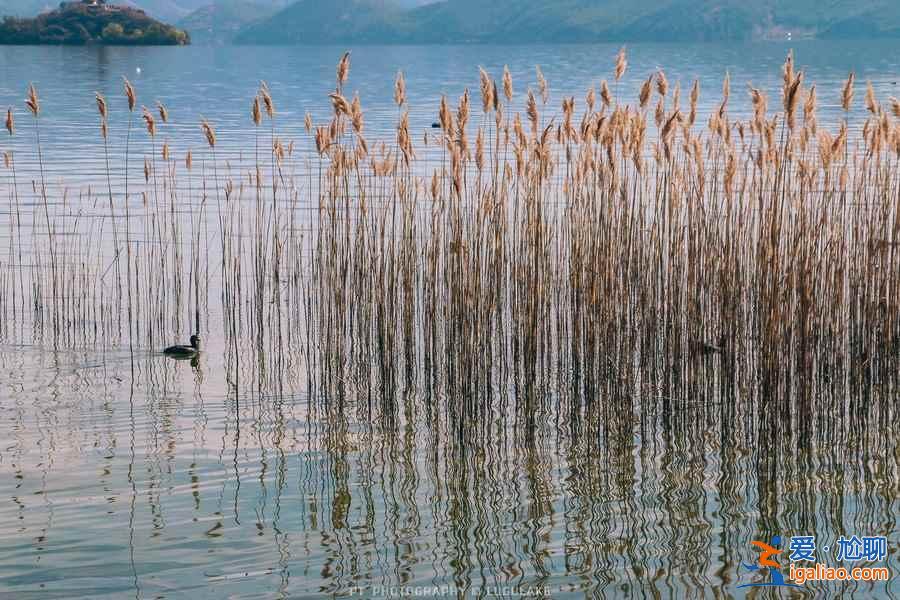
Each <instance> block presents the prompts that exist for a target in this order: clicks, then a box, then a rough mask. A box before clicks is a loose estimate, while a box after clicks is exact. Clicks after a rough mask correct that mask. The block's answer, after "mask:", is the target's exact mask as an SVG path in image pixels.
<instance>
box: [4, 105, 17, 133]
mask: <svg viewBox="0 0 900 600" xmlns="http://www.w3.org/2000/svg"><path fill="white" fill-rule="evenodd" d="M6 131H7V132H8V133H9V135H13V134H14V133H15V132H16V122H15V120H14V119H13V112H12V108H7V109H6Z"/></svg>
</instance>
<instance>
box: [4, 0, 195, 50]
mask: <svg viewBox="0 0 900 600" xmlns="http://www.w3.org/2000/svg"><path fill="white" fill-rule="evenodd" d="M189 43H190V36H189V35H188V34H187V32H186V31H182V30H181V29H177V28H175V27H172V26H171V25H166V24H165V23H161V22H160V21H157V20H156V19H154V18H152V17H150V16H149V15H147V13H145V12H144V11H143V10H141V9H139V8H132V7H130V6H119V5H114V4H108V3H107V2H106V0H75V1H73V2H63V3H61V4H60V5H59V8H57V9H56V10H52V11H50V12H46V13H42V14H40V15H38V16H36V17H34V18H30V19H18V18H15V17H4V18H3V21H2V22H0V44H7V45H11V44H21V45H35V44H66V45H79V46H83V45H92V44H103V45H118V46H138V45H141V46H184V45H187V44H189Z"/></svg>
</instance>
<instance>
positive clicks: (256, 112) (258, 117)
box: [250, 95, 262, 127]
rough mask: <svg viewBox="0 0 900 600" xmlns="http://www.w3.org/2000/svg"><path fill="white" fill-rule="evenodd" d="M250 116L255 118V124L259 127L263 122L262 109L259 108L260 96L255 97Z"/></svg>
mask: <svg viewBox="0 0 900 600" xmlns="http://www.w3.org/2000/svg"><path fill="white" fill-rule="evenodd" d="M250 118H251V119H253V124H254V125H256V126H257V127H259V124H260V123H261V122H262V110H261V109H260V108H259V96H258V95H257V96H254V97H253V105H252V106H251V108H250Z"/></svg>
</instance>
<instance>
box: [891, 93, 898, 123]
mask: <svg viewBox="0 0 900 600" xmlns="http://www.w3.org/2000/svg"><path fill="white" fill-rule="evenodd" d="M891 112H893V113H894V116H895V117H897V118H898V119H900V100H897V99H896V98H894V97H893V96H891Z"/></svg>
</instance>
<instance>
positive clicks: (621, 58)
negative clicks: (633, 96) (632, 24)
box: [615, 46, 628, 81]
mask: <svg viewBox="0 0 900 600" xmlns="http://www.w3.org/2000/svg"><path fill="white" fill-rule="evenodd" d="M626 69H628V59H627V58H626V56H625V47H624V46H622V48H620V49H619V53H618V54H616V71H615V75H616V81H619V80H620V79H622V75H624V74H625V70H626Z"/></svg>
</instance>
